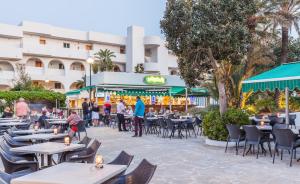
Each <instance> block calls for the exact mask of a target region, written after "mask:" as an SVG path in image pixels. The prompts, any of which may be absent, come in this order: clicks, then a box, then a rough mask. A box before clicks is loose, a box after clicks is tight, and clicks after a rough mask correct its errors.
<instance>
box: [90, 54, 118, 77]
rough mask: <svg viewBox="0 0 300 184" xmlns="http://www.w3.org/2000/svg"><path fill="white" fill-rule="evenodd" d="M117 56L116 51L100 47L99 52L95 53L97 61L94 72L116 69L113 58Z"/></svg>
mask: <svg viewBox="0 0 300 184" xmlns="http://www.w3.org/2000/svg"><path fill="white" fill-rule="evenodd" d="M115 57H116V55H115V53H114V52H112V51H110V50H109V49H105V50H102V49H100V50H99V52H97V53H95V58H96V61H95V63H94V64H93V66H92V67H93V68H92V69H93V72H94V73H97V72H98V71H100V72H103V71H114V68H116V67H115V64H113V62H112V58H115Z"/></svg>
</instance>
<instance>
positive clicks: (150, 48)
mask: <svg viewBox="0 0 300 184" xmlns="http://www.w3.org/2000/svg"><path fill="white" fill-rule="evenodd" d="M100 49H109V50H110V51H112V52H114V54H115V55H116V57H115V58H113V62H114V63H115V64H117V65H118V69H119V72H127V73H133V72H135V67H136V66H137V65H138V64H143V67H144V72H145V73H159V74H162V75H176V74H177V58H176V57H175V56H174V55H172V54H171V53H170V52H169V51H168V49H167V48H166V47H165V43H164V41H163V40H162V39H161V38H160V37H158V36H145V32H144V28H142V27H138V26H130V27H128V28H127V35H126V36H117V35H110V34H104V33H99V32H92V31H88V32H85V31H78V30H71V29H65V28H60V27H55V26H52V25H48V24H41V23H35V22H27V21H24V22H22V23H21V24H20V25H19V26H13V25H6V24H0V90H6V89H9V88H11V87H12V86H13V82H14V80H15V79H16V78H17V77H18V74H17V71H18V70H17V66H18V65H19V64H21V65H23V66H25V70H26V72H27V73H28V74H29V75H30V77H31V79H32V81H33V83H34V84H36V85H42V86H44V87H45V88H47V89H52V90H55V91H59V92H66V91H69V90H72V89H76V82H77V81H78V80H82V78H83V76H85V74H87V75H89V69H90V68H89V67H90V66H89V64H88V63H87V62H86V59H87V58H88V57H90V56H93V55H94V53H96V52H98V51H99V50H100Z"/></svg>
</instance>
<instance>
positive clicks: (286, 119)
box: [285, 87, 289, 124]
mask: <svg viewBox="0 0 300 184" xmlns="http://www.w3.org/2000/svg"><path fill="white" fill-rule="evenodd" d="M285 123H286V124H289V89H288V88H287V87H286V88H285Z"/></svg>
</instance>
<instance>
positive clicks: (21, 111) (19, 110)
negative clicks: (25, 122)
mask: <svg viewBox="0 0 300 184" xmlns="http://www.w3.org/2000/svg"><path fill="white" fill-rule="evenodd" d="M29 111H30V109H29V107H28V104H27V103H26V102H25V100H24V98H19V101H18V102H17V104H16V115H17V116H18V117H19V118H27V116H28V114H29Z"/></svg>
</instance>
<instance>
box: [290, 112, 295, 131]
mask: <svg viewBox="0 0 300 184" xmlns="http://www.w3.org/2000/svg"><path fill="white" fill-rule="evenodd" d="M296 118H297V115H296V114H290V115H289V126H291V128H292V127H293V126H294V127H295V129H296V128H297V127H296V122H295V120H296Z"/></svg>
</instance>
